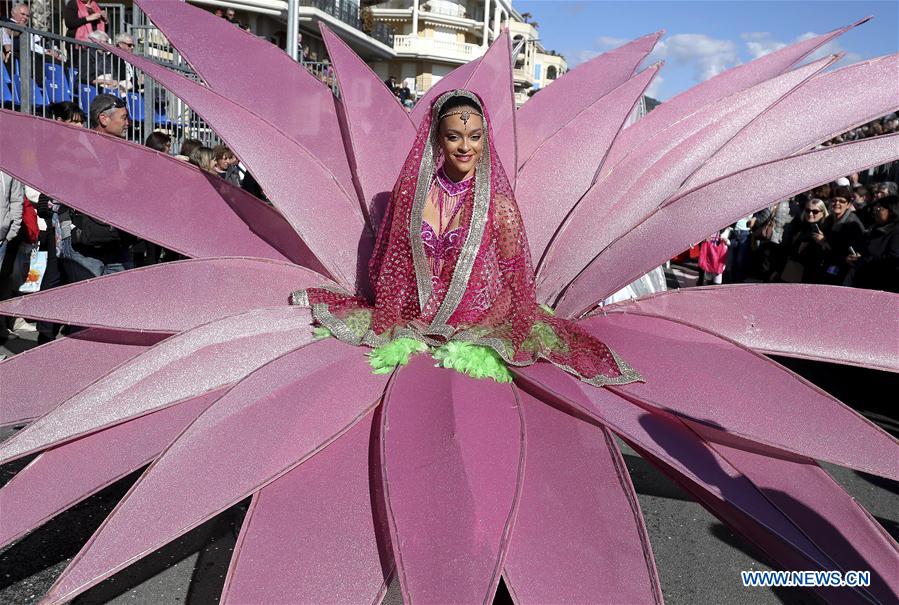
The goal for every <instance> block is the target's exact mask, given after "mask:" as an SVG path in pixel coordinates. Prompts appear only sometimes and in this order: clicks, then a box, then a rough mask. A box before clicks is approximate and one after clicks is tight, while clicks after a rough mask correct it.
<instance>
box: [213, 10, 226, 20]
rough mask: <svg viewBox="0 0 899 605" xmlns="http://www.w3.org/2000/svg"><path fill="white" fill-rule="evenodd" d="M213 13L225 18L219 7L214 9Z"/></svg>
mask: <svg viewBox="0 0 899 605" xmlns="http://www.w3.org/2000/svg"><path fill="white" fill-rule="evenodd" d="M214 14H215V16H216V17H221V18H222V19H224V18H225V11H223V10H222V9H220V8H217V9H215V13H214Z"/></svg>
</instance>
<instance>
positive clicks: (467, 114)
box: [437, 110, 484, 128]
mask: <svg viewBox="0 0 899 605" xmlns="http://www.w3.org/2000/svg"><path fill="white" fill-rule="evenodd" d="M473 115H475V116H478V117H479V118H481V119H484V116H482V115H481V114H479V113H478V112H476V111H467V110H463V111H451V112H449V113H445V114H443V115H442V116H440V117H439V118H438V119H437V121H438V122H439V121H440V120H442V119H443V118H448V117H450V116H460V117H461V119H462V125H463V126H465V128H468V119H469V118H471V116H473Z"/></svg>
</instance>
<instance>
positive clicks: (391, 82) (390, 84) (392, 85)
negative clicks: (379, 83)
mask: <svg viewBox="0 0 899 605" xmlns="http://www.w3.org/2000/svg"><path fill="white" fill-rule="evenodd" d="M384 86H386V87H387V88H388V89H389V90H390V92H391V93H392V94H394V95H396V94H397V89H396V77H395V76H390V77H389V78H387V79H386V80H384Z"/></svg>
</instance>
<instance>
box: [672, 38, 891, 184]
mask: <svg viewBox="0 0 899 605" xmlns="http://www.w3.org/2000/svg"><path fill="white" fill-rule="evenodd" d="M897 73H899V54H895V55H889V56H886V57H879V58H877V59H872V60H870V61H864V62H861V63H856V64H854V65H850V66H848V67H844V68H842V69H838V70H836V71H832V72H829V73H825V74H821V75H819V76H816V77H814V78H812V79H811V80H810V81H808V82H807V83H805V84H804V85H803V86H802V88H800V89H799V90H797V91H795V92H793V93H792V94H790V95H789V96H788V97H787V98H786V99H784V100H783V101H781V102H780V103H778V104H777V105H775V106H774V107H772V108H771V109H769V110H768V111H766V112H765V114H764V115H762V116H761V117H759V119H758V120H756V121H755V122H753V123H752V124H749V125H748V126H747V127H746V128H744V129H743V130H742V131H741V132H740V133H739V134H738V135H737V136H735V137H734V138H733V139H732V140H731V141H730V142H728V143H727V144H726V145H725V146H724V147H722V148H721V149H720V150H719V151H718V152H717V153H716V154H715V156H714V157H712V158H711V159H710V160H709V161H708V162H706V163H705V164H704V165H703V166H702V167H701V168H700V169H699V170H697V171H696V172H695V173H694V174H693V175H692V176H691V177H690V178H689V179H688V180H687V181H686V182H685V183H684V188H685V189H692V188H694V187H696V186H698V185H700V184H702V183H708V182H710V181H713V180H715V179H716V178H719V177H722V176H724V175H726V174H732V173H734V172H736V171H737V170H740V169H742V168H747V167H749V166H754V165H756V164H760V163H762V162H767V161H770V160H774V159H777V158H781V157H785V156H788V155H791V154H793V153H796V152H797V151H801V150H803V149H807V148H809V147H812V146H813V145H815V144H816V143H818V142H820V141H824V140H827V139H830V138H832V137H834V136H836V135H838V134H842V133H844V132H846V131H847V130H848V129H850V128H852V127H854V126H857V125H859V124H864V123H865V122H868V121H870V120H873V119H875V118H877V117H879V116H883V115H886V114H888V113H890V112H891V111H895V110H896V108H897V107H899V92H897V90H896V87H894V86H872V83H874V82H889V81H890V80H891V79H895V77H896V74H897ZM860 98H864V99H865V102H864V103H857V102H855V101H856V99H860ZM809 99H815V110H814V111H808V104H809Z"/></svg>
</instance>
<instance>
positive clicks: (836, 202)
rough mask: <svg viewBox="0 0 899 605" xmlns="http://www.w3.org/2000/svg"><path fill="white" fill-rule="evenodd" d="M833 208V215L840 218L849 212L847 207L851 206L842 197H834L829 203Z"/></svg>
mask: <svg viewBox="0 0 899 605" xmlns="http://www.w3.org/2000/svg"><path fill="white" fill-rule="evenodd" d="M830 203H831V205H832V207H833V214H834V216H836V217H837V218H840V217H841V216H843V215H844V214H846V211H847V210H849V207H850V206H851V205H852V204H851V203H850V202H849V200H847V199H846V198H844V197H835V198H833V199H832V200H831V201H830Z"/></svg>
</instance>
